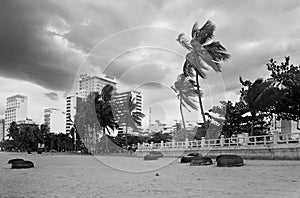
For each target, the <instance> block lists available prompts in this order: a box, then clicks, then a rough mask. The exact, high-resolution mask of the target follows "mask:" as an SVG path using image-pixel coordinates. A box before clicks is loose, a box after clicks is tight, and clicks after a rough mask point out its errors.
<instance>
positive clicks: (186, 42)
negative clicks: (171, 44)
mask: <svg viewBox="0 0 300 198" xmlns="http://www.w3.org/2000/svg"><path fill="white" fill-rule="evenodd" d="M176 40H177V41H178V42H179V43H180V45H182V46H183V47H185V48H186V49H187V50H189V51H191V50H193V47H192V46H191V44H190V41H189V39H188V38H187V36H186V35H185V34H184V33H181V34H179V35H178V38H177V39H176Z"/></svg>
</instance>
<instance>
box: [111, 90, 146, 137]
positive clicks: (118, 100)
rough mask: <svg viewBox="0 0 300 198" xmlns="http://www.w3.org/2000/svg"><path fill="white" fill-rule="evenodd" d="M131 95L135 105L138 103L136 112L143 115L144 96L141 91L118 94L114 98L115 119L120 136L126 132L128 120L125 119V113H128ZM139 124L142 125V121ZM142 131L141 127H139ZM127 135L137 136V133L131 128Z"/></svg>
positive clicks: (128, 129)
mask: <svg viewBox="0 0 300 198" xmlns="http://www.w3.org/2000/svg"><path fill="white" fill-rule="evenodd" d="M130 95H131V96H132V98H133V99H134V103H136V109H135V110H134V112H140V113H142V95H141V92H139V91H134V90H131V91H125V92H122V93H118V94H116V95H115V96H114V97H113V100H114V102H115V110H114V113H115V119H116V120H117V121H118V125H119V131H118V133H119V134H122V133H125V132H126V118H125V115H126V114H125V113H126V111H128V105H127V104H128V102H129V97H130ZM138 123H139V124H142V119H139V120H138ZM138 128H139V129H141V128H140V127H138ZM127 133H128V134H135V135H137V134H138V132H137V131H133V130H132V129H131V128H127Z"/></svg>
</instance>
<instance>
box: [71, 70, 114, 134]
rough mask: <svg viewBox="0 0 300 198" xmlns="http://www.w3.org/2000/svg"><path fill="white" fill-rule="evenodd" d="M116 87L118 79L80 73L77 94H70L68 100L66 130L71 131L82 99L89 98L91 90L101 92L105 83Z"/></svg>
mask: <svg viewBox="0 0 300 198" xmlns="http://www.w3.org/2000/svg"><path fill="white" fill-rule="evenodd" d="M108 84H109V85H112V86H113V87H116V84H117V83H116V81H115V80H114V78H113V77H109V76H101V77H99V76H92V77H91V76H88V75H87V74H84V75H80V79H79V87H78V90H77V91H75V94H73V95H69V96H68V97H67V100H66V132H67V133H68V132H70V130H71V128H72V125H73V123H72V122H74V116H75V115H76V112H77V109H79V106H80V104H82V101H83V100H84V99H85V98H87V96H88V95H89V94H90V93H91V92H99V93H101V91H102V89H103V87H104V86H105V85H108ZM70 118H71V120H70Z"/></svg>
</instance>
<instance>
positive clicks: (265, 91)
mask: <svg viewBox="0 0 300 198" xmlns="http://www.w3.org/2000/svg"><path fill="white" fill-rule="evenodd" d="M240 82H241V84H242V85H243V86H245V87H247V89H244V88H242V90H241V100H242V102H244V104H245V105H246V106H247V107H248V112H250V113H251V117H252V122H251V129H250V136H253V135H254V121H255V118H256V116H257V113H258V112H259V111H262V112H263V111H268V108H269V107H270V106H273V105H275V104H276V102H277V101H278V100H279V99H280V98H281V97H282V94H281V93H282V92H281V91H280V90H279V88H278V87H276V86H274V81H272V80H268V81H264V80H263V79H261V78H259V79H257V80H255V81H254V83H252V82H250V81H249V80H246V81H243V79H242V78H241V77H240Z"/></svg>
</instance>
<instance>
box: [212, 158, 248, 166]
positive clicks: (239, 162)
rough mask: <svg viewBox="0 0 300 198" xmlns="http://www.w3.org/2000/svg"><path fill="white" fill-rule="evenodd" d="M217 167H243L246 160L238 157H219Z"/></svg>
mask: <svg viewBox="0 0 300 198" xmlns="http://www.w3.org/2000/svg"><path fill="white" fill-rule="evenodd" d="M216 161H217V166H221V167H224V166H225V167H232V166H243V165H244V160H243V158H242V157H241V156H238V155H218V156H217V158H216Z"/></svg>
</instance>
